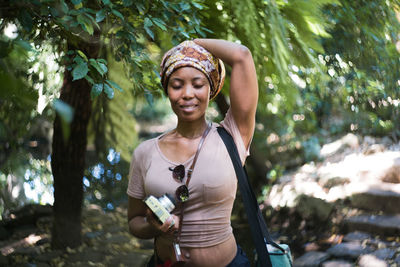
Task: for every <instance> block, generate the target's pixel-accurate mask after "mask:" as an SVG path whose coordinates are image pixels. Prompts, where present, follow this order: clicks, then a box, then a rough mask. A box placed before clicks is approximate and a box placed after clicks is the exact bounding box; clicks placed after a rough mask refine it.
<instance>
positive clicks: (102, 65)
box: [97, 61, 108, 74]
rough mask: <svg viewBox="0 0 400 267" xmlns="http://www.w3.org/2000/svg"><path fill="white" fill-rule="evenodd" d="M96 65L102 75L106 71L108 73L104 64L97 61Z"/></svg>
mask: <svg viewBox="0 0 400 267" xmlns="http://www.w3.org/2000/svg"><path fill="white" fill-rule="evenodd" d="M97 63H98V65H99V67H100V69H101V70H102V71H103V73H104V74H105V73H107V71H108V68H107V66H106V65H105V64H103V63H100V62H98V61H97Z"/></svg>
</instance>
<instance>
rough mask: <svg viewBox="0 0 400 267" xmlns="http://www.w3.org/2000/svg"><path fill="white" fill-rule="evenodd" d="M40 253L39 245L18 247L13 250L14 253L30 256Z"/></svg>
mask: <svg viewBox="0 0 400 267" xmlns="http://www.w3.org/2000/svg"><path fill="white" fill-rule="evenodd" d="M39 254H40V248H38V247H22V248H17V249H15V251H14V252H13V255H22V256H28V257H30V258H33V257H36V256H37V255H39Z"/></svg>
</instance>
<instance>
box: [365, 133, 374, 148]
mask: <svg viewBox="0 0 400 267" xmlns="http://www.w3.org/2000/svg"><path fill="white" fill-rule="evenodd" d="M375 143H376V141H375V138H374V137H372V136H368V135H366V136H364V141H363V144H365V145H367V146H370V145H373V144H375Z"/></svg>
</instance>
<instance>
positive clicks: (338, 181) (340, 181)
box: [323, 177, 350, 189]
mask: <svg viewBox="0 0 400 267" xmlns="http://www.w3.org/2000/svg"><path fill="white" fill-rule="evenodd" d="M348 183H350V179H349V178H343V177H333V178H329V179H327V181H326V182H324V184H323V187H324V188H327V189H330V188H332V187H335V186H338V185H344V184H348Z"/></svg>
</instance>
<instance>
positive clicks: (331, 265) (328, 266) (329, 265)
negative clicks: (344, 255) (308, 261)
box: [322, 260, 354, 267]
mask: <svg viewBox="0 0 400 267" xmlns="http://www.w3.org/2000/svg"><path fill="white" fill-rule="evenodd" d="M353 266H354V264H353V263H351V262H348V261H343V260H335V261H326V262H324V263H322V267H353Z"/></svg>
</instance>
